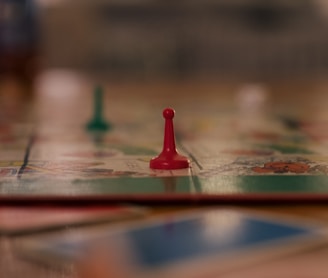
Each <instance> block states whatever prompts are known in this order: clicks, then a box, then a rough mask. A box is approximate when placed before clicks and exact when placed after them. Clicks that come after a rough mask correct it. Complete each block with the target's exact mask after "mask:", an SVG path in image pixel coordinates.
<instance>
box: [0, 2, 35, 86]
mask: <svg viewBox="0 0 328 278" xmlns="http://www.w3.org/2000/svg"><path fill="white" fill-rule="evenodd" d="M38 42H39V34H38V21H37V9H36V6H35V3H34V2H33V0H0V77H2V78H3V77H7V76H10V77H14V78H15V79H19V80H20V81H23V82H24V83H27V84H29V83H31V82H33V79H34V77H35V75H36V72H37V60H38Z"/></svg>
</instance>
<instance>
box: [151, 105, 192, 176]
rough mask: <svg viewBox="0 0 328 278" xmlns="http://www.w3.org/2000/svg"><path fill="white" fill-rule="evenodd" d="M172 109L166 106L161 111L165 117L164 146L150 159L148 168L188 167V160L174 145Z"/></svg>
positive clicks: (170, 168) (169, 168)
mask: <svg viewBox="0 0 328 278" xmlns="http://www.w3.org/2000/svg"><path fill="white" fill-rule="evenodd" d="M174 113H175V112H174V110H173V109H171V108H166V109H164V111H163V117H164V118H165V130H164V146H163V150H162V152H161V153H160V154H159V155H158V156H156V157H154V158H152V159H151V160H150V164H149V166H150V168H152V169H164V170H172V169H183V168H189V163H190V162H189V160H188V158H186V157H185V156H182V155H180V154H179V153H178V151H177V149H176V147H175V136H174V128H173V117H174Z"/></svg>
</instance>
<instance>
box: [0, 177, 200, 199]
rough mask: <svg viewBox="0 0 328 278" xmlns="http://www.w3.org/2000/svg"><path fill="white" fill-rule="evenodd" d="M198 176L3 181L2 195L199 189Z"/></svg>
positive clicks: (185, 190)
mask: <svg viewBox="0 0 328 278" xmlns="http://www.w3.org/2000/svg"><path fill="white" fill-rule="evenodd" d="M198 192H200V186H199V183H198V178H197V177H191V176H184V177H163V178H158V177H156V178H153V177H152V178H131V177H121V178H110V179H109V178H106V179H90V180H58V179H57V180H56V179H44V180H42V179H38V180H35V179H26V180H13V181H6V182H1V183H0V195H11V194H13V195H20V194H22V195H26V194H28V195H48V196H58V195H59V196H63V195H66V196H86V195H99V194H100V195H123V194H124V195H127V194H128V195H130V194H131V195H134V194H143V195H147V194H163V195H164V194H171V193H172V194H174V193H190V194H193V193H198Z"/></svg>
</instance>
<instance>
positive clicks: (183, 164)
mask: <svg viewBox="0 0 328 278" xmlns="http://www.w3.org/2000/svg"><path fill="white" fill-rule="evenodd" d="M149 167H150V168H151V169H162V170H174V169H185V168H189V167H190V161H189V159H188V158H186V157H185V156H183V155H180V154H178V153H176V154H174V155H172V154H171V153H170V154H168V155H167V154H165V153H164V152H162V153H161V154H160V155H159V156H156V157H154V158H152V159H151V160H150V163H149Z"/></svg>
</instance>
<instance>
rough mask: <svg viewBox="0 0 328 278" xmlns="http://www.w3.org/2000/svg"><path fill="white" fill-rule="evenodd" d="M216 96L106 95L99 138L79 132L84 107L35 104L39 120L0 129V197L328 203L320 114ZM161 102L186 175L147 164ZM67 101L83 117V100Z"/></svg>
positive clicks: (158, 139) (158, 141)
mask: <svg viewBox="0 0 328 278" xmlns="http://www.w3.org/2000/svg"><path fill="white" fill-rule="evenodd" d="M216 97H217V98H215V95H214V97H212V98H213V101H208V99H206V101H207V102H206V103H205V101H204V102H203V103H198V104H196V103H195V101H193V100H192V99H191V98H190V99H189V101H185V100H183V99H182V100H181V97H180V98H179V97H176V96H175V98H174V97H172V98H170V99H169V100H167V99H166V100H164V101H163V99H161V98H158V99H156V96H154V98H153V99H151V101H149V98H148V102H147V97H145V98H140V97H137V98H136V97H134V98H129V97H125V98H121V99H119V100H117V99H113V101H112V102H111V101H109V100H108V98H106V102H105V103H104V107H105V109H106V108H107V109H109V110H106V111H107V113H105V114H106V115H105V117H107V119H108V121H109V122H110V124H111V125H112V128H111V130H110V131H108V132H106V133H104V134H99V133H98V134H95V133H90V131H87V130H86V129H85V124H86V122H87V118H88V117H91V114H92V113H91V112H90V111H89V110H90V109H89V110H88V109H86V111H85V113H84V117H76V118H72V117H71V116H72V115H71V114H69V112H67V111H70V108H72V107H69V105H68V104H67V103H66V104H65V105H66V112H65V106H61V105H62V103H60V102H58V103H57V104H56V103H52V104H51V105H52V106H51V105H50V104H49V103H50V102H51V101H50V102H48V104H40V103H42V102H40V101H39V102H36V104H35V105H36V107H38V105H39V106H40V105H45V107H41V108H40V109H39V110H40V111H41V110H42V111H43V113H44V114H43V115H36V116H35V117H34V119H32V120H28V121H25V122H24V121H22V120H20V121H17V120H15V121H2V122H1V123H0V141H1V147H0V176H1V179H0V200H2V201H8V202H10V201H24V200H25V201H29V200H32V201H37V200H39V201H40V200H41V201H42V200H54V201H62V202H64V201H72V200H76V201H92V200H95V201H100V200H104V201H141V202H143V201H150V202H152V201H154V202H158V201H164V202H174V201H177V202H190V201H199V202H202V201H204V202H207V201H214V202H217V201H220V202H243V201H252V202H255V201H258V202H268V201H274V202H281V201H313V200H315V201H319V200H322V201H327V200H328V176H327V174H328V148H327V147H328V133H327V132H326V131H325V130H326V128H327V127H328V117H326V116H325V113H324V112H323V113H319V112H318V111H317V112H318V113H316V114H315V115H312V117H309V115H307V114H306V113H305V112H302V111H303V110H302V109H303V108H304V106H305V105H306V102H304V101H303V102H302V103H301V104H300V105H299V106H300V107H299V109H298V110H297V109H296V108H293V112H291V111H287V113H285V112H284V111H275V110H274V109H262V108H261V105H264V104H263V103H262V104H261V103H260V104H258V103H257V104H256V103H255V104H254V103H253V106H254V105H255V106H256V107H255V108H254V107H252V108H249V107H248V106H247V105H248V104H247V103H246V104H247V105H244V107H240V105H236V103H235V102H233V101H231V102H229V101H225V102H223V104H224V105H223V104H222V103H221V104H220V102H219V101H218V100H219V99H220V98H219V96H216ZM44 98H45V99H46V97H44ZM66 99H67V98H66ZM136 100H137V101H136ZM63 101H64V102H65V98H64V100H63ZM74 101H75V100H74ZM45 103H46V102H45ZM154 103H155V104H154ZM227 103H228V104H229V105H226V104H227ZM168 104H169V105H171V106H173V107H174V108H175V110H176V117H175V119H174V120H175V132H176V139H177V147H178V149H179V151H180V152H181V153H182V154H183V155H186V156H188V157H189V158H190V160H191V168H189V169H182V170H154V169H150V168H149V161H150V159H151V158H152V157H154V156H156V155H157V154H158V153H159V152H160V151H161V148H162V140H163V125H164V123H163V119H162V116H161V113H162V108H163V107H166V106H167V105H168ZM47 105H48V106H49V109H47ZM56 105H58V107H57V108H58V109H62V110H63V114H64V115H59V114H58V117H57V118H61V119H62V121H61V122H60V121H59V120H58V121H57V122H56V121H54V120H53V118H56V117H55V116H54V115H52V116H51V115H50V114H52V113H53V112H52V111H55V109H56ZM74 105H76V106H74V108H75V109H76V110H77V111H79V113H80V114H81V113H82V112H83V111H84V110H83V108H82V109H80V108H81V107H86V106H85V105H88V103H87V104H86V103H85V102H83V101H81V103H79V102H78V101H77V102H74ZM242 105H243V104H241V106H242ZM265 105H268V104H265ZM89 106H90V107H92V104H91V103H90V104H89ZM60 107H61V108H60ZM62 107H64V108H62ZM67 107H68V108H67ZM111 107H113V110H112V112H111V110H110V108H111ZM120 107H124V110H122V109H121V108H120ZM58 111H61V110H58ZM58 111H57V113H58ZM294 111H296V112H294ZM89 112H90V113H89ZM65 113H66V116H65ZM74 113H75V112H74ZM46 116H47V117H46ZM65 117H66V118H67V119H69V121H68V122H65V120H63V119H65ZM327 130H328V129H327Z"/></svg>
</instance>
